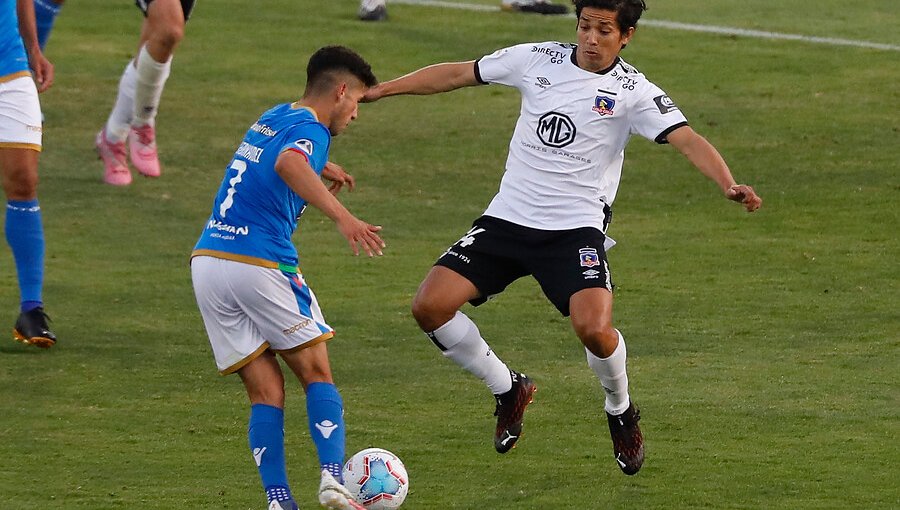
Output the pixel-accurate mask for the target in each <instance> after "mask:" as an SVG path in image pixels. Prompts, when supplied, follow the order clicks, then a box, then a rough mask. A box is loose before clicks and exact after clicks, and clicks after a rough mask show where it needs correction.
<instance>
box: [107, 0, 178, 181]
mask: <svg viewBox="0 0 900 510" xmlns="http://www.w3.org/2000/svg"><path fill="white" fill-rule="evenodd" d="M195 1H196V0H135V4H136V5H137V6H138V8H139V9H141V12H143V13H144V23H143V25H142V26H141V37H140V41H139V42H138V49H137V56H136V57H134V58H133V59H132V60H130V61H129V62H128V64H126V65H125V70H124V71H123V73H122V78H121V79H120V80H119V92H118V95H117V96H116V102H115V104H114V105H113V109H112V112H110V114H109V118H108V119H107V121H106V124H105V125H104V127H103V128H102V129H101V130H100V132H99V133H97V136H96V138H95V140H94V146H95V148H96V149H97V155H98V156H99V157H100V159H101V160H102V161H103V181H104V182H106V183H107V184H111V185H113V186H127V185H129V184H131V171H130V170H129V169H128V163H127V162H126V156H125V153H126V148H125V141H126V140H128V149H127V152H128V157H129V159H131V164H133V165H134V167H135V169H137V171H138V173H140V174H141V175H143V176H145V177H159V176H160V174H161V172H162V169H161V167H160V164H159V154H158V151H157V148H156V113H157V110H158V108H159V101H160V97H161V96H162V93H163V88H164V87H165V85H166V80H168V78H169V71H170V69H171V67H172V56H173V55H174V53H175V48H176V47H177V46H178V44H179V43H180V42H181V40H182V39H183V38H184V27H185V23H186V22H187V20H188V18H190V16H191V11H193V9H194V4H195Z"/></svg>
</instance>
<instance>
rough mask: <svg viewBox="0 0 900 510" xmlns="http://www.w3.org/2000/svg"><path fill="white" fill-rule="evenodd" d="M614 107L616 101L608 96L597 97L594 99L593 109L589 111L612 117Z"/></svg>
mask: <svg viewBox="0 0 900 510" xmlns="http://www.w3.org/2000/svg"><path fill="white" fill-rule="evenodd" d="M615 107H616V100H615V99H613V98H611V97H609V96H597V97H596V98H595V99H594V107H593V108H591V110H594V111H595V112H597V113H599V114H600V115H601V116H603V115H612V114H613V108H615Z"/></svg>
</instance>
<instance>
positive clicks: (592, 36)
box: [576, 7, 634, 72]
mask: <svg viewBox="0 0 900 510" xmlns="http://www.w3.org/2000/svg"><path fill="white" fill-rule="evenodd" d="M633 34H634V28H633V27H632V28H629V29H628V30H627V31H626V32H622V31H621V30H619V25H618V23H616V11H610V10H607V9H597V8H595V7H585V8H584V9H582V10H581V17H580V18H578V50H577V54H576V58H577V59H578V66H579V67H581V68H583V69H585V70H587V71H591V72H596V71H601V70H603V69H606V68H607V67H609V66H611V65H612V64H613V62H615V60H616V57H617V56H619V52H620V51H621V50H622V46H624V45H626V44H628V41H630V40H631V36H632V35H633Z"/></svg>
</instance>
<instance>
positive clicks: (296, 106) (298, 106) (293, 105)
mask: <svg viewBox="0 0 900 510" xmlns="http://www.w3.org/2000/svg"><path fill="white" fill-rule="evenodd" d="M291 108H292V109H294V110H307V111H308V112H309V113H311V114H312V116H313V117H314V118H315V119H316V122H319V116H318V115H317V114H316V111H315V110H313V109H312V108H310V107H309V106H303V105H302V104H300V101H294V102H293V103H291Z"/></svg>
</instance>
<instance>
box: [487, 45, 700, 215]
mask: <svg viewBox="0 0 900 510" xmlns="http://www.w3.org/2000/svg"><path fill="white" fill-rule="evenodd" d="M575 48H576V46H575V45H574V44H562V43H558V42H544V43H532V44H520V45H517V46H512V47H509V48H504V49H501V50H498V51H496V52H494V53H492V54H490V55H488V56H485V57H483V58H481V59H479V60H478V61H477V62H476V63H475V74H476V77H477V78H478V79H479V81H482V82H484V83H500V84H503V85H509V86H511V87H515V88H517V89H519V92H521V94H522V108H521V111H520V112H519V120H518V121H517V122H516V130H515V132H513V136H512V140H511V141H510V143H509V157H508V158H507V160H506V172H505V173H504V174H503V179H502V181H501V182H500V191H499V192H498V193H497V195H496V196H494V199H493V200H492V201H491V203H490V205H488V208H487V210H486V211H485V213H484V214H486V215H488V216H493V217H496V218H501V219H504V220H507V221H511V222H513V223H517V224H519V225H523V226H526V227H531V228H537V229H542V230H569V229H574V228H580V227H596V228H598V229H600V230H602V231H604V232H605V231H606V226H607V222H608V221H609V218H608V213H609V208H608V207H607V206H611V205H612V203H613V201H614V200H615V198H616V191H617V189H618V187H619V180H620V178H621V175H622V161H623V159H624V156H625V145H626V144H627V143H628V139H629V138H630V137H631V135H632V134H635V133H637V134H639V135H641V136H643V137H645V138H648V139H650V140H654V141H656V142H657V143H666V136H667V135H668V134H669V133H671V132H672V131H673V130H675V129H677V128H679V127H681V126H684V125H687V120H686V119H685V117H684V115H682V113H681V111H680V110H679V109H678V107H677V106H675V104H674V103H673V102H672V100H671V99H669V97H668V96H667V95H666V93H665V92H663V91H662V90H661V89H660V88H659V87H657V86H656V85H654V84H653V83H651V82H649V81H647V79H646V78H645V77H644V75H643V74H641V73H639V72H638V71H637V69H635V68H634V67H632V66H630V65H629V64H627V63H626V62H624V61H623V60H621V59H619V58H617V59H616V61H615V63H614V64H613V65H612V66H611V67H610V68H608V69H605V70H603V71H600V72H596V73H592V72H589V71H585V70H584V69H581V68H580V67H578V65H577V64H576V63H575Z"/></svg>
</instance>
